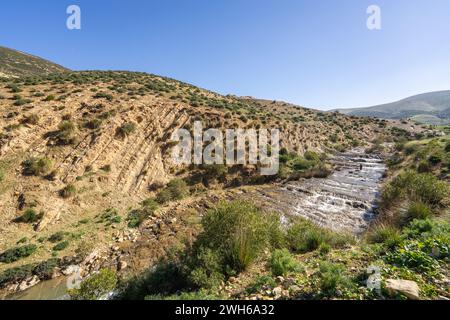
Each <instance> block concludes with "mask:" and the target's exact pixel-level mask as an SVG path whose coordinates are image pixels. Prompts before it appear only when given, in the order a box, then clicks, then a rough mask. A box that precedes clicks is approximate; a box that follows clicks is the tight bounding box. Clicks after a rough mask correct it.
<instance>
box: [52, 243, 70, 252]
mask: <svg viewBox="0 0 450 320" xmlns="http://www.w3.org/2000/svg"><path fill="white" fill-rule="evenodd" d="M68 246H69V241H63V242H60V243H58V244H56V245H55V246H54V247H53V251H62V250H64V249H66V248H67V247H68Z"/></svg>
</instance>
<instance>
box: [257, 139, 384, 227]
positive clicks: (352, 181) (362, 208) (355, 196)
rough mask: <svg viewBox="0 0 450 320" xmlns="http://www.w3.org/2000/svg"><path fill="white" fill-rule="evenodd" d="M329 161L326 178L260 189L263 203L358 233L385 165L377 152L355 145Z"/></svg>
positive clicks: (373, 202)
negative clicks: (330, 169)
mask: <svg viewBox="0 0 450 320" xmlns="http://www.w3.org/2000/svg"><path fill="white" fill-rule="evenodd" d="M331 162H332V164H333V165H334V166H335V171H334V173H333V174H331V175H330V176H329V177H327V178H324V179H318V178H311V179H303V180H300V181H291V182H288V183H286V184H284V185H282V186H281V187H278V188H269V189H263V190H260V191H259V195H260V197H262V199H263V201H264V202H265V203H266V205H267V206H269V207H271V208H273V209H274V210H277V211H281V212H283V213H285V214H286V215H293V216H301V217H304V218H306V219H309V220H311V221H313V222H314V223H316V224H318V225H320V226H324V227H327V228H329V229H333V230H337V231H349V232H352V233H355V234H359V233H361V232H363V231H364V230H365V229H366V228H367V226H368V223H369V222H370V221H371V220H372V219H373V218H374V210H375V208H376V200H377V197H378V196H379V190H380V184H381V181H382V178H383V175H384V173H385V171H386V166H385V164H384V162H383V159H382V158H381V157H380V156H378V155H374V154H365V153H364V150H363V149H359V148H358V149H353V150H352V151H350V152H345V153H338V154H336V155H335V156H334V157H333V159H332V160H331Z"/></svg>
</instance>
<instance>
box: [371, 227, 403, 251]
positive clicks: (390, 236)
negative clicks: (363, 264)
mask: <svg viewBox="0 0 450 320" xmlns="http://www.w3.org/2000/svg"><path fill="white" fill-rule="evenodd" d="M367 239H368V241H369V242H370V243H383V244H384V245H386V247H387V248H389V249H392V248H395V247H397V246H398V245H400V244H401V242H402V238H401V234H400V232H399V231H398V230H397V229H396V228H394V227H393V226H390V225H384V224H378V225H375V226H374V227H372V228H371V230H370V231H369V233H368V235H367Z"/></svg>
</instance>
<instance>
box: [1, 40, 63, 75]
mask: <svg viewBox="0 0 450 320" xmlns="http://www.w3.org/2000/svg"><path fill="white" fill-rule="evenodd" d="M66 71H69V69H67V68H64V67H62V66H60V65H58V64H56V63H53V62H50V61H48V60H45V59H42V58H39V57H36V56H33V55H30V54H27V53H24V52H20V51H17V50H13V49H9V48H6V47H1V46H0V77H1V78H19V77H23V76H34V75H45V74H50V73H58V72H66Z"/></svg>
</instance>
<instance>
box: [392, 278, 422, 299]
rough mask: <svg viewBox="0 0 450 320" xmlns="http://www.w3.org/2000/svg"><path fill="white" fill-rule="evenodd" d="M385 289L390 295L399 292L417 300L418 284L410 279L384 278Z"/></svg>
mask: <svg viewBox="0 0 450 320" xmlns="http://www.w3.org/2000/svg"><path fill="white" fill-rule="evenodd" d="M386 290H387V291H388V293H389V294H390V295H394V294H397V293H401V294H403V295H405V296H406V297H408V298H409V299H412V300H419V299H420V296H419V286H418V285H417V283H415V282H414V281H410V280H395V279H388V280H386Z"/></svg>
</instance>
